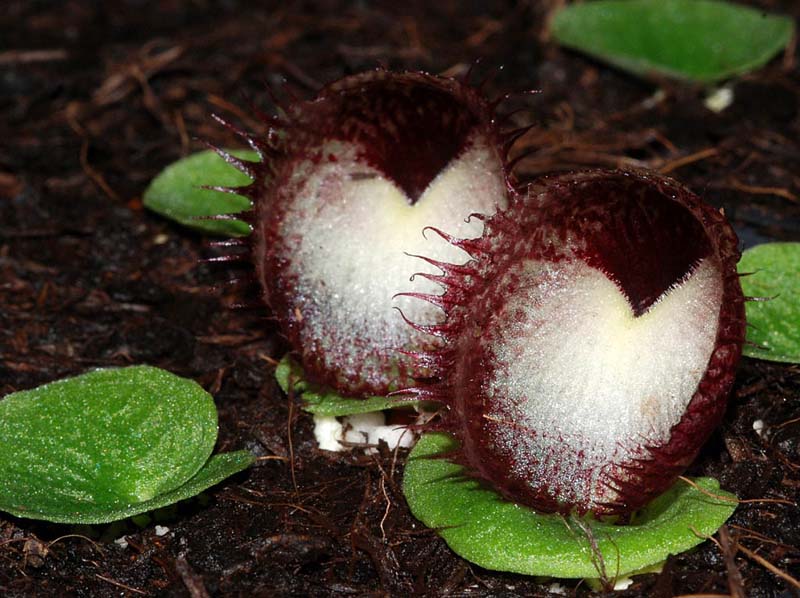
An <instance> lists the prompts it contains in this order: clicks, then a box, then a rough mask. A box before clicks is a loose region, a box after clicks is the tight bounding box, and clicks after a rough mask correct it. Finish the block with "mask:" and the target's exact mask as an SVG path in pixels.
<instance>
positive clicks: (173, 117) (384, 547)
mask: <svg viewBox="0 0 800 598" xmlns="http://www.w3.org/2000/svg"><path fill="white" fill-rule="evenodd" d="M251 4H253V3H250V2H244V1H242V0H227V1H224V2H212V1H211V0H198V1H196V2H191V3H189V2H179V1H178V0H162V1H161V2H146V1H144V0H119V1H117V2H105V3H104V2H90V1H88V0H87V1H83V2H80V1H77V0H64V1H63V2H44V1H34V0H28V1H23V0H16V1H15V0H7V1H6V2H3V9H2V11H1V12H2V16H0V39H2V40H3V42H2V48H0V115H2V116H0V306H1V307H2V309H0V395H4V394H6V393H8V392H12V391H15V390H20V389H26V388H31V387H33V386H36V385H38V384H41V383H44V382H47V381H50V380H53V379H56V378H60V377H63V376H67V375H71V374H77V373H79V372H82V371H84V370H86V369H88V368H91V367H96V366H121V365H127V364H133V363H149V364H154V365H158V366H160V367H163V368H167V369H169V370H171V371H173V372H176V373H178V374H181V375H184V376H189V377H192V378H195V379H197V380H198V381H200V382H201V383H202V384H204V385H205V386H206V388H208V389H210V390H211V392H213V394H214V395H215V397H216V401H217V405H218V407H219V410H220V439H219V445H218V449H219V450H231V449H237V448H249V449H251V450H252V451H254V452H255V453H256V454H257V455H259V456H277V457H283V458H284V459H270V460H262V461H260V462H259V463H258V465H257V466H256V467H253V468H252V469H251V470H249V471H247V472H244V473H242V474H239V475H238V476H236V477H234V478H232V479H230V480H228V481H227V482H225V483H223V484H221V485H220V486H218V487H217V488H215V489H214V490H213V491H211V492H208V493H207V494H206V495H205V497H204V498H201V499H196V500H192V501H187V502H185V503H182V504H181V505H179V506H178V507H176V508H173V509H168V510H165V511H163V512H159V513H158V514H156V515H155V516H154V519H153V518H151V520H150V521H148V522H142V521H139V523H140V524H141V525H142V527H138V526H137V524H136V523H134V522H132V521H127V522H123V523H120V524H115V525H112V526H94V527H80V528H74V527H70V526H63V525H49V524H45V523H39V522H34V521H28V520H21V519H15V518H13V517H10V516H6V515H2V516H0V593H1V594H3V595H5V596H29V595H42V596H51V595H76V596H112V595H115V596H120V595H126V596H141V595H145V596H156V595H167V596H172V595H176V596H186V595H191V596H194V597H201V596H207V595H226V596H237V595H241V596H368V595H375V596H407V595H431V596H439V595H456V596H546V595H548V587H549V585H550V582H544V583H542V582H541V580H536V579H532V578H527V577H523V576H518V575H511V574H504V573H495V572H492V571H486V570H483V569H480V568H479V567H476V566H474V565H471V564H469V563H467V562H465V561H463V560H462V559H460V558H459V557H457V556H455V555H454V554H453V553H452V552H450V550H449V549H448V547H447V546H446V545H445V544H444V542H443V541H442V540H440V539H438V537H437V536H436V534H435V533H434V532H432V531H430V530H427V529H425V528H424V527H423V526H421V525H420V524H419V523H417V522H416V521H415V520H414V518H413V517H412V516H411V515H410V514H409V512H408V509H407V507H406V506H405V503H404V501H403V497H402V494H401V492H400V491H399V484H400V481H401V478H402V471H403V467H402V464H403V458H404V455H400V458H399V459H398V462H397V463H396V464H395V463H394V461H393V459H392V455H390V454H384V455H382V456H380V457H364V456H361V457H360V456H358V455H355V454H352V455H347V454H342V455H334V454H327V453H322V452H320V451H319V450H317V449H316V448H315V444H314V441H313V436H312V434H311V426H310V418H309V416H307V415H305V414H304V413H302V412H301V411H300V410H299V409H298V407H297V406H296V405H293V404H291V402H290V401H289V400H288V399H287V398H286V397H285V396H283V395H282V394H281V392H280V391H279V390H278V389H277V387H276V384H275V382H274V380H273V365H274V359H275V358H277V357H279V356H280V355H281V354H282V352H283V350H284V347H283V346H282V343H281V341H280V340H279V339H278V338H277V337H276V335H275V333H274V330H273V328H272V326H271V324H270V323H269V322H268V321H267V320H266V318H265V316H266V314H265V313H264V312H262V311H259V310H256V311H249V312H247V311H245V312H241V311H231V310H229V309H226V308H224V306H223V304H224V303H225V300H226V299H227V296H223V297H219V296H217V295H215V294H214V293H212V292H211V287H212V286H213V285H214V284H215V283H218V282H219V281H221V280H224V279H225V277H226V276H227V273H226V272H225V268H220V267H218V266H214V265H211V264H205V263H202V262H201V261H200V260H201V258H203V257H207V256H208V255H209V250H208V249H207V248H206V247H205V246H204V239H203V238H201V237H200V236H198V235H196V234H193V233H192V232H190V231H187V230H185V229H183V228H181V227H178V226H176V225H173V224H171V223H170V222H167V221H165V220H164V219H162V218H160V217H158V216H156V215H154V214H151V213H148V212H147V211H145V210H144V209H143V208H142V204H141V199H140V198H141V195H142V192H143V191H144V189H145V187H146V185H147V183H148V182H149V181H150V180H151V179H152V178H153V177H154V176H155V175H156V174H157V173H158V172H159V171H160V170H161V169H162V168H163V167H164V166H166V165H167V164H169V163H170V162H172V161H174V160H175V159H177V158H179V157H181V156H184V155H187V154H188V153H191V152H193V151H195V150H198V149H200V148H202V145H201V143H199V142H197V141H195V139H196V138H200V139H205V140H209V141H211V142H213V143H217V144H220V145H223V146H231V145H233V144H235V140H234V138H233V137H232V136H231V135H230V134H229V133H228V132H227V131H226V130H225V129H224V128H222V127H220V126H218V125H217V124H216V123H214V122H213V121H212V120H211V119H210V118H209V114H210V113H212V112H217V113H220V114H223V115H225V116H227V117H228V118H231V119H233V120H236V121H238V122H239V123H241V124H243V125H244V126H245V127H247V128H249V129H251V130H254V131H258V130H263V126H262V125H261V124H259V123H258V122H257V120H256V119H255V118H254V117H253V116H252V115H251V111H250V110H249V109H247V108H246V106H247V105H248V100H249V101H252V102H253V103H254V104H255V105H257V106H259V107H261V108H263V109H264V110H266V111H269V110H271V109H272V107H273V105H272V102H271V100H270V99H269V95H268V94H267V93H266V89H265V85H264V83H265V82H266V83H268V84H271V85H273V86H275V85H278V86H280V82H281V81H282V80H283V78H285V79H286V81H287V84H286V88H285V89H286V94H288V93H289V92H291V93H295V94H297V95H300V96H307V95H308V94H310V93H312V92H313V91H314V90H315V89H316V88H317V87H318V86H319V85H320V84H322V83H324V82H327V81H330V80H333V79H335V78H338V77H340V76H342V75H344V74H347V73H352V72H358V71H361V70H363V69H367V68H371V67H374V66H376V65H379V64H383V65H386V66H389V67H391V68H409V69H424V70H428V71H431V72H446V73H449V74H463V73H464V72H465V71H466V70H467V69H468V68H469V66H470V65H471V64H472V63H473V62H474V61H475V60H476V59H478V58H480V59H482V61H481V62H480V64H479V65H478V67H477V72H478V73H479V74H481V75H486V74H489V73H494V78H493V79H492V80H491V81H490V82H489V83H488V84H487V89H488V90H489V92H490V93H492V94H499V93H501V92H502V91H506V90H525V89H540V90H541V91H542V93H540V94H539V95H536V96H532V97H527V98H522V99H519V98H518V99H512V100H510V101H509V102H508V108H509V109H510V108H513V107H514V106H515V105H519V106H526V107H528V108H529V109H530V110H529V112H523V113H520V114H518V115H517V117H516V118H517V119H518V121H519V123H520V124H525V122H527V121H528V120H530V119H532V120H533V122H535V123H536V127H535V128H534V129H533V130H532V131H531V132H530V133H529V134H528V135H527V136H526V137H525V138H524V139H523V140H522V141H521V142H520V143H519V149H520V150H521V149H524V148H526V147H537V148H539V150H538V151H537V152H535V153H534V154H533V155H531V156H530V157H529V158H527V159H525V160H523V161H522V162H521V163H520V165H519V173H520V175H521V176H523V177H526V176H533V175H535V174H539V173H543V172H547V171H551V170H557V169H563V168H565V167H569V166H576V165H578V166H590V165H601V166H623V167H624V166H633V167H636V166H645V167H650V168H654V169H660V170H662V171H663V172H669V173H671V174H672V175H673V176H676V177H678V178H679V179H680V180H682V181H683V182H685V183H686V184H688V185H689V186H691V187H693V188H694V189H695V190H697V191H698V192H700V193H702V194H703V195H704V196H705V197H707V198H708V200H709V201H710V202H712V203H713V204H714V205H717V206H720V207H724V209H725V211H726V213H727V214H728V215H729V216H730V218H731V219H732V221H733V223H734V225H735V226H736V228H737V230H738V232H739V233H740V235H741V239H742V242H743V245H744V246H745V247H747V246H751V245H753V244H755V243H759V242H764V241H771V240H800V201H799V200H798V198H800V114H798V113H799V112H800V110H798V108H799V107H800V67H798V63H797V60H798V51H797V49H796V47H793V48H792V49H790V50H789V51H788V52H787V53H786V54H785V55H784V56H782V57H779V58H777V59H776V60H774V61H773V62H772V63H771V64H770V66H769V67H767V68H765V69H763V70H761V71H759V72H757V73H755V74H752V75H748V76H746V77H743V78H742V79H740V80H738V81H736V82H735V83H734V84H733V87H734V93H735V100H734V103H733V105H732V106H731V107H730V108H728V109H727V110H725V111H724V112H722V113H721V114H714V113H712V112H710V111H708V110H707V109H706V108H704V106H703V102H702V100H703V97H704V92H703V91H702V90H700V89H695V88H691V87H687V86H681V85H677V84H667V83H664V85H663V86H662V89H664V90H665V92H666V95H665V96H664V97H663V98H662V99H661V100H660V101H657V100H654V99H653V94H654V93H655V91H656V89H657V86H656V85H653V84H650V83H645V82H642V81H639V80H636V79H633V78H631V77H629V76H627V75H624V74H621V73H620V72H617V71H615V70H612V69H609V68H607V67H605V66H602V65H600V64H598V63H595V62H593V61H591V60H588V59H586V58H583V57H581V56H579V55H577V54H574V53H571V52H568V51H565V50H562V49H559V48H558V47H556V46H555V45H553V44H551V43H549V42H548V41H547V40H546V37H545V35H544V33H543V28H544V27H543V26H544V23H545V22H546V16H547V14H548V13H549V11H550V10H551V9H552V8H553V7H554V6H555V5H557V4H560V2H558V1H557V0H553V1H551V2H538V3H537V2H519V3H515V2H501V1H495V2H491V1H487V2H481V1H476V2H455V1H445V2H431V3H427V2H424V3H423V2H420V3H416V2H380V3H370V2H337V1H335V0H330V1H321V2H272V3H264V4H263V5H262V7H261V8H258V9H254V8H252V7H251ZM756 4H758V5H759V6H762V7H764V8H767V9H771V10H775V11H781V12H785V13H790V14H793V15H794V17H795V18H798V17H800V6H799V5H798V4H797V3H796V2H793V1H792V0H784V1H782V2H781V1H778V0H774V1H771V0H761V1H759V2H756ZM500 65H503V66H504V69H503V70H500V71H497V68H496V67H498V66H500ZM756 420H762V421H763V422H764V426H765V427H764V430H763V433H762V434H761V435H760V436H759V435H758V434H756V433H755V432H754V430H753V422H754V421H756ZM690 473H692V474H704V475H712V476H716V477H717V478H718V479H720V480H721V482H722V484H723V486H724V487H725V488H726V489H728V490H730V491H732V492H735V493H736V494H737V495H738V496H739V497H741V498H743V499H765V498H767V499H777V500H774V501H773V502H765V501H756V502H751V503H746V504H742V505H741V506H740V507H739V508H738V510H737V512H736V514H735V515H734V516H733V518H732V519H731V520H730V522H729V524H728V528H727V529H728V532H729V539H727V540H726V536H720V543H721V548H719V547H717V546H716V545H715V544H713V543H712V542H706V543H704V544H703V545H701V546H700V547H699V548H697V549H695V550H692V551H690V552H689V553H686V554H683V555H680V556H676V557H672V558H670V559H669V561H668V562H667V565H666V567H665V568H664V570H663V572H662V573H660V574H651V575H645V576H641V577H637V578H636V581H635V583H634V585H633V586H631V587H630V588H629V589H628V590H626V591H624V592H620V593H619V595H620V596H653V597H669V596H674V595H680V594H704V595H732V596H736V597H743V596H749V597H754V598H755V597H768V596H798V595H800V590H798V589H797V587H796V586H792V584H791V583H790V582H789V581H787V580H785V579H782V578H780V577H779V576H778V575H776V573H775V572H774V571H770V570H769V568H768V567H766V566H765V565H764V563H763V562H758V560H757V559H754V558H752V557H750V556H748V554H747V553H746V552H744V551H738V550H737V548H738V546H737V542H738V543H740V545H741V546H742V547H743V548H744V549H747V550H749V551H751V554H752V553H756V554H757V555H759V556H760V557H762V558H763V559H765V560H766V561H767V562H768V563H769V564H770V567H775V568H778V569H780V570H781V571H783V572H785V573H786V574H788V575H791V576H793V577H794V578H795V579H797V578H798V577H800V548H799V547H800V509H798V507H797V506H794V505H791V504H787V503H786V502H785V501H796V500H797V498H798V495H799V494H800V493H799V492H798V489H799V488H800V367H798V366H791V365H779V364H770V363H767V362H760V361H756V360H751V359H745V360H744V363H743V364H742V367H741V371H740V373H739V376H738V380H737V384H736V388H735V391H734V393H733V396H732V400H731V405H730V410H729V413H728V415H727V418H726V420H725V424H724V426H723V427H722V429H720V430H719V431H718V432H717V434H716V435H715V436H714V437H713V439H712V440H711V442H710V443H709V444H708V445H707V447H706V449H705V450H704V451H703V453H702V455H701V456H700V458H699V459H698V461H697V463H696V464H695V465H694V466H693V467H692V469H691V472H690ZM137 521H138V520H137ZM156 524H158V525H161V526H166V527H167V528H169V531H168V532H167V533H166V534H165V535H161V536H159V535H157V534H156ZM161 531H163V530H161ZM124 534H127V538H128V543H129V545H128V547H127V548H123V547H121V546H119V545H118V544H115V543H114V542H113V540H114V539H115V538H118V537H120V536H122V535H124ZM65 536H66V537H65ZM795 583H796V582H795ZM565 587H566V591H567V593H568V595H579V596H585V595H590V594H591V590H590V589H589V588H587V587H586V586H585V585H577V587H576V585H575V584H574V583H566V584H565Z"/></svg>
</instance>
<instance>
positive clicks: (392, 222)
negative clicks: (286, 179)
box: [283, 139, 506, 376]
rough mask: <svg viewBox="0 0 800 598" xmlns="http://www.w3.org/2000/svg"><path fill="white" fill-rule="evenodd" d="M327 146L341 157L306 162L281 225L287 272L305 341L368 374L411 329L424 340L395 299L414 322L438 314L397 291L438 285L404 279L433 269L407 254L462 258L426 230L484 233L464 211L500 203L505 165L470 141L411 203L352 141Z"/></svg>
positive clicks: (489, 210)
mask: <svg viewBox="0 0 800 598" xmlns="http://www.w3.org/2000/svg"><path fill="white" fill-rule="evenodd" d="M323 150H324V151H323V152H322V154H323V155H328V154H333V155H335V156H336V157H337V160H336V161H335V162H329V161H324V160H323V161H320V162H319V163H312V162H310V161H309V163H307V164H306V165H305V167H300V168H298V169H297V170H296V174H295V175H294V177H293V181H292V186H296V188H298V189H299V191H298V196H297V197H296V198H295V201H293V203H292V208H291V210H290V211H289V212H288V214H287V215H286V218H285V220H284V229H283V231H284V232H283V236H284V238H285V239H287V246H286V247H287V249H286V250H287V251H290V252H291V261H290V264H289V274H290V275H292V276H293V277H296V279H297V281H298V287H297V290H298V292H297V300H296V307H297V310H299V313H300V315H301V316H302V319H303V325H304V328H303V334H304V336H305V339H304V346H312V347H314V349H316V350H318V351H319V352H320V353H321V354H322V355H323V356H325V359H326V360H328V362H329V363H328V364H327V365H328V366H329V367H331V368H335V369H337V370H342V369H344V370H350V371H359V372H361V373H362V376H369V375H370V370H373V369H374V370H375V371H377V370H378V369H379V364H378V363H377V362H376V363H371V360H370V358H369V355H370V354H373V353H374V352H376V351H381V352H383V353H386V349H389V350H393V349H396V348H401V347H406V348H408V346H409V337H412V338H413V337H417V338H418V339H420V338H422V337H421V335H418V333H416V332H414V331H413V329H412V328H411V327H410V326H408V324H406V323H405V322H404V321H403V320H402V318H401V317H400V315H399V314H398V313H397V311H396V310H395V309H393V307H399V308H401V309H402V310H403V313H404V314H405V315H406V316H407V317H408V318H409V319H410V320H412V321H414V322H417V323H420V324H426V323H435V322H439V321H441V320H442V319H443V317H444V315H443V313H442V312H441V310H439V309H438V308H436V307H434V306H432V305H431V304H429V303H427V302H425V301H421V300H418V299H413V298H408V297H398V298H395V299H393V295H395V294H396V293H401V292H421V293H434V294H440V293H441V292H442V289H441V288H440V286H439V285H437V284H435V283H433V282H431V281H428V280H426V279H423V278H421V277H417V278H415V279H414V281H413V282H412V281H410V280H409V279H410V278H411V276H412V275H413V274H414V273H415V272H420V271H426V272H430V273H433V274H435V273H438V269H436V268H435V267H433V266H430V265H428V264H425V263H424V262H422V261H421V260H419V259H417V258H414V257H410V256H409V255H406V253H410V254H420V255H425V256H427V257H430V258H433V259H437V260H442V261H446V262H450V263H459V264H461V263H465V262H466V261H467V260H468V259H469V256H468V255H467V254H466V253H465V252H464V251H462V250H461V249H459V248H457V247H454V246H452V245H451V244H449V243H447V242H446V241H444V240H443V239H442V238H440V237H439V236H438V235H436V234H433V233H431V234H426V235H424V236H423V233H422V231H423V229H424V228H425V227H426V226H432V227H437V228H440V229H441V230H443V231H445V232H447V233H449V234H451V235H454V236H456V237H459V238H475V237H478V236H480V235H481V233H482V232H483V223H482V222H480V221H478V220H474V219H473V220H472V221H470V222H465V219H466V218H467V217H468V216H469V215H470V214H472V213H475V212H478V213H483V214H493V213H494V212H495V211H496V210H497V208H498V207H500V208H505V201H506V200H505V181H504V179H503V176H502V172H503V169H502V165H501V163H500V159H499V157H498V155H497V152H496V150H494V149H493V148H491V147H490V146H489V145H488V144H487V143H486V142H485V141H483V140H474V139H473V140H472V142H471V143H468V144H467V147H466V149H465V150H464V151H463V152H462V153H461V155H460V156H458V157H457V158H456V159H454V160H453V161H452V162H451V163H450V164H449V165H448V166H447V167H446V168H445V169H444V170H442V171H441V172H440V173H439V174H438V176H437V177H436V178H434V179H433V180H432V181H431V183H430V184H429V186H428V188H427V189H426V190H425V192H424V193H423V194H422V196H421V197H420V198H419V200H418V201H417V202H416V204H414V205H411V203H410V201H409V199H408V198H407V197H406V195H405V193H404V192H403V190H402V189H400V188H399V187H398V186H397V185H396V184H395V183H394V182H393V181H391V180H389V179H386V178H384V176H383V175H382V173H381V172H379V171H378V170H376V169H375V168H372V167H371V166H369V165H368V164H365V163H364V161H363V160H359V159H358V147H357V146H356V145H353V144H349V143H344V142H339V141H336V142H329V143H328V144H327V146H326V147H324V148H323ZM343 352H346V360H347V362H346V363H342V362H341V360H342V357H343V355H342V353H343ZM365 353H368V354H367V355H366V356H365Z"/></svg>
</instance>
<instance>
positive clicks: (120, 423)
mask: <svg viewBox="0 0 800 598" xmlns="http://www.w3.org/2000/svg"><path fill="white" fill-rule="evenodd" d="M216 437H217V411H216V407H215V406H214V401H213V399H212V398H211V396H210V395H209V394H208V393H207V392H205V391H204V390H203V389H202V388H201V387H200V386H199V385H198V384H197V383H195V382H193V381H191V380H186V379H183V378H179V377H178V376H175V375H173V374H170V373H169V372H166V371H164V370H160V369H157V368H153V367H149V366H136V367H129V368H122V369H107V370H96V371H94V372H90V373H88V374H84V375H82V376H77V377H75V378H68V379H65V380H60V381H58V382H53V383H50V384H45V385H44V386H40V387H38V388H35V389H33V390H27V391H21V392H16V393H12V394H10V395H8V396H6V397H5V398H4V399H3V400H2V401H0V480H2V481H3V483H2V484H0V509H2V510H4V511H7V512H9V513H12V514H14V515H18V516H21V517H29V518H33V519H47V520H49V521H58V522H71V523H98V522H105V521H113V520H115V519H120V518H123V517H127V516H129V515H132V514H135V513H141V512H144V511H147V510H149V509H152V508H156V507H160V506H164V505H166V504H170V502H174V501H175V500H181V499H182V498H187V497H188V496H191V495H192V494H193V493H195V492H199V491H200V490H202V489H204V488H207V487H208V486H210V485H212V484H214V483H216V481H219V480H220V479H222V478H223V477H225V475H230V474H232V473H234V472H236V471H239V470H240V469H242V468H243V467H246V465H247V464H248V463H249V462H250V461H251V460H252V457H250V456H249V455H248V454H247V453H231V454H230V455H220V456H218V457H217V458H216V459H212V460H211V461H209V460H208V458H209V455H210V454H211V451H212V449H213V447H214V443H215V441H216ZM223 472H227V473H226V474H225V475H221V474H222V473H223ZM220 476H221V477H220Z"/></svg>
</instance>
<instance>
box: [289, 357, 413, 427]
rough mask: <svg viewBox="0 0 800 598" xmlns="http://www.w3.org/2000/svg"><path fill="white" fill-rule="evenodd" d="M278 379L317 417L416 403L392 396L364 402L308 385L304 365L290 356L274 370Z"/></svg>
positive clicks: (337, 415)
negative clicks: (301, 398)
mask: <svg viewBox="0 0 800 598" xmlns="http://www.w3.org/2000/svg"><path fill="white" fill-rule="evenodd" d="M275 379H276V380H277V381H278V385H279V386H280V387H281V388H282V389H283V392H285V393H286V394H289V393H290V392H292V393H294V394H299V395H302V397H303V409H304V410H305V411H308V412H309V413H313V414H314V415H325V416H329V417H340V416H344V415H355V414H357V413H370V412H372V411H383V410H384V409H397V408H401V407H410V406H412V405H415V404H416V403H415V402H408V401H400V400H399V399H398V398H393V397H367V398H365V399H352V398H347V397H343V396H341V395H339V394H337V393H335V392H334V391H332V390H330V389H327V388H322V387H319V386H316V385H314V384H311V383H310V382H307V381H306V380H305V378H304V376H303V368H302V366H300V364H298V363H297V362H296V361H294V360H293V359H292V358H291V357H290V356H289V355H288V354H287V355H285V356H284V357H283V359H281V361H280V363H279V364H278V367H277V368H275Z"/></svg>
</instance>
